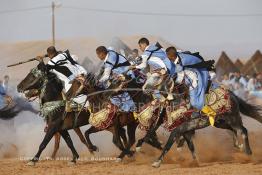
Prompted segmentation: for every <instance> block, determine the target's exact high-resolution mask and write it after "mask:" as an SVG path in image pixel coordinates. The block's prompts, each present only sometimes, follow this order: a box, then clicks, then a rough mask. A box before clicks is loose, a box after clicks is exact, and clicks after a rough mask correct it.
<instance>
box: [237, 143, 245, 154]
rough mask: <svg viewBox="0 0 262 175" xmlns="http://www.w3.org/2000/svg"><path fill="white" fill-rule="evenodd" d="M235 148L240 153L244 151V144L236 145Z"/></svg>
mask: <svg viewBox="0 0 262 175" xmlns="http://www.w3.org/2000/svg"><path fill="white" fill-rule="evenodd" d="M237 147H238V149H239V150H240V151H242V152H243V151H244V144H239V145H237Z"/></svg>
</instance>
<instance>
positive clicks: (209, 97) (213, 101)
mask: <svg viewBox="0 0 262 175" xmlns="http://www.w3.org/2000/svg"><path fill="white" fill-rule="evenodd" d="M205 105H207V106H209V107H211V108H212V109H213V110H214V111H215V112H216V115H220V114H223V113H226V112H230V111H231V99H230V94H229V91H228V90H227V89H226V88H225V87H224V86H218V87H216V88H210V89H209V91H208V93H207V94H206V96H205Z"/></svg>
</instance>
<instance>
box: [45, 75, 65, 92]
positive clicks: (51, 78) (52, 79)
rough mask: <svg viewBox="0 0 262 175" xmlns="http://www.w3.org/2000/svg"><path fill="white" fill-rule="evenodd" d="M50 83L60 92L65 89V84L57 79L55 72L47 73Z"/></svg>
mask: <svg viewBox="0 0 262 175" xmlns="http://www.w3.org/2000/svg"><path fill="white" fill-rule="evenodd" d="M47 79H48V82H49V83H50V84H52V85H54V86H55V87H56V88H57V89H58V90H59V91H60V90H61V91H62V89H63V82H62V81H61V80H60V79H59V78H58V77H57V75H56V74H55V73H53V72H50V71H49V72H48V73H47Z"/></svg>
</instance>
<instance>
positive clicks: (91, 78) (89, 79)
mask: <svg viewBox="0 0 262 175" xmlns="http://www.w3.org/2000/svg"><path fill="white" fill-rule="evenodd" d="M86 83H88V84H89V85H91V86H92V87H97V77H96V75H95V74H94V73H92V72H89V73H87V75H86Z"/></svg>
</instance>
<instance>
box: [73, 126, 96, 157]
mask: <svg viewBox="0 0 262 175" xmlns="http://www.w3.org/2000/svg"><path fill="white" fill-rule="evenodd" d="M74 131H75V133H76V134H77V135H78V137H79V139H80V140H81V142H82V143H83V144H84V145H86V147H87V148H88V150H89V151H90V149H89V145H88V143H87V141H86V139H85V136H84V135H83V134H82V132H81V130H80V128H74ZM90 153H93V151H90Z"/></svg>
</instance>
